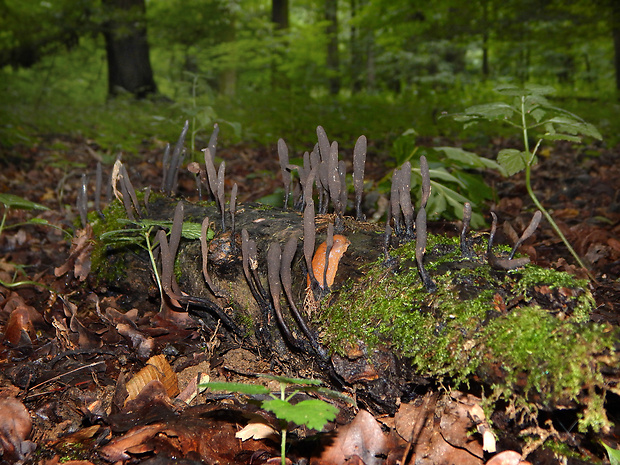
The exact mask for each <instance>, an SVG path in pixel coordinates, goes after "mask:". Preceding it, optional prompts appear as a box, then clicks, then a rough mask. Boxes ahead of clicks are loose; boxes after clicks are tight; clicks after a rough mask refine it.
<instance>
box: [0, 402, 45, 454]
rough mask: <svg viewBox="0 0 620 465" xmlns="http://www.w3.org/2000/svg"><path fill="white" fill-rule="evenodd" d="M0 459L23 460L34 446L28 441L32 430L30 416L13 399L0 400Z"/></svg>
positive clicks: (20, 404) (22, 406)
mask: <svg viewBox="0 0 620 465" xmlns="http://www.w3.org/2000/svg"><path fill="white" fill-rule="evenodd" d="M0 412H2V415H0V457H2V458H3V459H4V460H7V461H9V462H11V461H13V460H23V459H24V458H25V457H26V455H28V454H29V453H31V452H33V451H34V450H35V448H36V445H35V444H34V443H33V442H30V441H28V437H29V436H30V432H31V430H32V421H31V419H30V414H29V413H28V410H27V409H26V407H24V404H22V403H21V402H20V401H19V400H17V399H16V398H14V397H6V398H4V399H0Z"/></svg>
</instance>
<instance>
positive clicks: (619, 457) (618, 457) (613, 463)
mask: <svg viewBox="0 0 620 465" xmlns="http://www.w3.org/2000/svg"><path fill="white" fill-rule="evenodd" d="M601 444H603V447H604V448H605V450H606V451H607V455H608V456H609V463H610V465H620V450H618V449H614V448H613V447H609V446H608V445H607V444H605V443H604V442H603V441H601Z"/></svg>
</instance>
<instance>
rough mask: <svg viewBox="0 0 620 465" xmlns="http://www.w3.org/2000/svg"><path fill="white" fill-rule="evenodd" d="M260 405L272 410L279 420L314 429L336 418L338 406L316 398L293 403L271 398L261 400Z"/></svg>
mask: <svg viewBox="0 0 620 465" xmlns="http://www.w3.org/2000/svg"><path fill="white" fill-rule="evenodd" d="M262 407H263V408H264V409H265V410H268V411H270V412H273V413H274V414H275V416H276V417H278V418H280V419H281V420H285V421H291V422H293V423H295V424H297V425H305V426H307V427H308V428H312V429H316V430H321V429H323V427H324V426H325V425H326V424H327V422H328V421H331V420H333V419H334V418H336V415H337V414H338V408H336V407H334V406H333V405H331V404H328V403H327V402H324V401H322V400H318V399H308V400H302V401H301V402H299V403H297V404H295V405H291V404H290V403H289V402H287V401H285V400H281V399H273V400H268V401H266V402H263V404H262Z"/></svg>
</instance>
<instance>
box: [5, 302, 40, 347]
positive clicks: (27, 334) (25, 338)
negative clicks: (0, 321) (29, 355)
mask: <svg viewBox="0 0 620 465" xmlns="http://www.w3.org/2000/svg"><path fill="white" fill-rule="evenodd" d="M35 337H36V334H35V331H34V325H33V324H32V321H31V320H30V314H29V312H28V309H27V308H25V307H23V306H22V307H18V308H16V309H15V310H13V311H12V312H11V315H10V316H9V321H8V322H7V324H6V326H5V327H4V337H3V341H6V342H8V343H9V344H11V345H12V346H13V347H30V346H32V340H33V339H34V338H35Z"/></svg>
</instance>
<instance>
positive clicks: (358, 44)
mask: <svg viewBox="0 0 620 465" xmlns="http://www.w3.org/2000/svg"><path fill="white" fill-rule="evenodd" d="M359 7H360V1H359V0H351V20H353V21H355V16H356V15H357V11H358V9H359ZM360 35H361V34H360V29H359V27H358V26H356V25H355V24H353V25H352V26H351V38H350V42H349V47H350V53H351V91H352V92H353V93H354V94H356V93H358V92H360V91H361V90H362V87H363V79H362V71H363V67H364V54H363V46H362V40H361V38H360Z"/></svg>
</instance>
